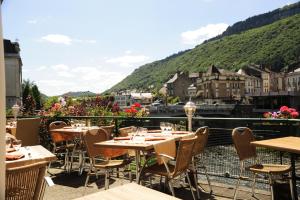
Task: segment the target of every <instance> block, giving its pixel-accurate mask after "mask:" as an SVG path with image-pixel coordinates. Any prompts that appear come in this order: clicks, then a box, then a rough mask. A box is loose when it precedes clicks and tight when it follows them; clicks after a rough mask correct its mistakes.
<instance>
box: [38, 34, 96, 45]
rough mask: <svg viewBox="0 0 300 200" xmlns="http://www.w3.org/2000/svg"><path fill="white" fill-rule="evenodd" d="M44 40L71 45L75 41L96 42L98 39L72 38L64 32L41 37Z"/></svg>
mask: <svg viewBox="0 0 300 200" xmlns="http://www.w3.org/2000/svg"><path fill="white" fill-rule="evenodd" d="M41 40H42V41H46V42H50V43H55V44H65V45H70V44H73V43H85V44H95V43H96V42H97V41H96V40H83V39H77V38H71V37H70V36H67V35H62V34H48V35H45V36H43V37H42V38H41Z"/></svg>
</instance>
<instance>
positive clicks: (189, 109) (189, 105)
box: [184, 84, 197, 131]
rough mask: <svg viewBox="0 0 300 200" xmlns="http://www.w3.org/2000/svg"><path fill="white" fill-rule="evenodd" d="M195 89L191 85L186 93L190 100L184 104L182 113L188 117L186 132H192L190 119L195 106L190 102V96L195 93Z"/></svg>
mask: <svg viewBox="0 0 300 200" xmlns="http://www.w3.org/2000/svg"><path fill="white" fill-rule="evenodd" d="M196 91H197V88H196V87H195V86H194V85H193V84H192V85H190V87H188V92H189V94H190V100H189V101H188V102H187V103H186V104H185V106H184V111H185V114H186V116H187V117H188V131H192V118H193V116H194V114H195V112H196V108H197V107H196V105H195V103H194V102H192V100H191V99H192V96H194V94H195V93H196Z"/></svg>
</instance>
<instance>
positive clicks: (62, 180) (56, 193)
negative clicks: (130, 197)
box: [44, 168, 270, 200]
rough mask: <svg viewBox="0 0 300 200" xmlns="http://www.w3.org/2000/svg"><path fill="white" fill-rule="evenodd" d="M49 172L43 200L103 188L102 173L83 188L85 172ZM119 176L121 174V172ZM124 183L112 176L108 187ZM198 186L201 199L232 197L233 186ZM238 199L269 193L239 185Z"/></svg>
mask: <svg viewBox="0 0 300 200" xmlns="http://www.w3.org/2000/svg"><path fill="white" fill-rule="evenodd" d="M50 173H51V175H50V176H51V177H52V180H53V181H54V183H55V185H54V186H52V187H48V186H47V187H46V191H45V196H44V199H45V200H69V199H74V198H78V197H82V196H84V195H87V194H91V193H95V192H98V191H102V190H104V175H100V176H99V177H98V179H96V177H95V176H91V178H90V184H89V186H88V187H87V188H85V187H84V183H85V179H86V172H84V173H83V174H82V175H81V176H79V175H78V172H76V171H74V172H71V173H70V174H67V173H64V171H63V170H61V169H55V168H51V169H50ZM120 176H122V174H121V175H120ZM126 183H129V180H128V178H127V177H125V178H124V179H123V178H122V179H118V178H112V180H111V181H110V188H113V187H117V186H119V185H121V184H126ZM145 185H147V186H150V185H149V184H147V182H146V183H145ZM152 186H153V189H155V190H158V191H162V192H165V193H168V194H170V193H169V192H168V190H167V189H166V190H165V191H164V189H163V187H160V186H159V181H155V180H154V181H153V183H152ZM174 186H175V194H176V197H177V198H180V199H186V200H190V199H193V198H192V195H191V192H190V190H189V187H188V186H186V187H182V186H181V185H180V184H179V183H175V185H174ZM200 186H202V187H203V189H202V191H201V199H204V200H205V199H214V200H223V199H224V200H225V199H232V196H233V192H234V186H231V185H224V184H218V183H213V186H212V187H213V194H212V195H210V194H209V193H208V192H205V191H208V186H207V185H206V184H205V183H203V184H202V183H201V184H200ZM195 194H196V192H195ZM141 195H146V194H141ZM238 199H253V200H254V199H255V200H263V199H270V193H269V192H268V191H261V190H256V196H255V197H252V196H251V193H250V188H243V187H240V190H239V193H238Z"/></svg>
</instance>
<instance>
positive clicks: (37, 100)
mask: <svg viewBox="0 0 300 200" xmlns="http://www.w3.org/2000/svg"><path fill="white" fill-rule="evenodd" d="M31 92H32V97H33V99H34V101H35V106H36V110H40V109H41V108H42V102H41V93H40V91H39V88H38V87H37V85H35V84H34V85H33V86H32V88H31Z"/></svg>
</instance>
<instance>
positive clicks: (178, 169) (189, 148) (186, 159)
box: [172, 137, 197, 177]
mask: <svg viewBox="0 0 300 200" xmlns="http://www.w3.org/2000/svg"><path fill="white" fill-rule="evenodd" d="M196 140H197V137H194V138H191V139H182V140H180V142H179V146H178V149H177V155H176V163H175V168H174V171H173V173H172V176H173V177H175V176H177V175H180V174H181V173H183V172H185V171H186V170H187V169H188V167H189V164H190V163H191V161H192V156H193V148H194V145H195V142H196Z"/></svg>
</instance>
